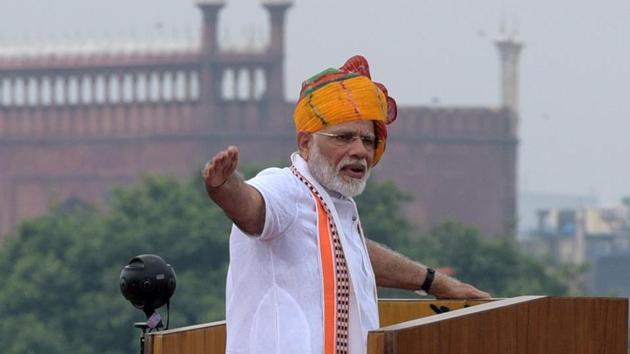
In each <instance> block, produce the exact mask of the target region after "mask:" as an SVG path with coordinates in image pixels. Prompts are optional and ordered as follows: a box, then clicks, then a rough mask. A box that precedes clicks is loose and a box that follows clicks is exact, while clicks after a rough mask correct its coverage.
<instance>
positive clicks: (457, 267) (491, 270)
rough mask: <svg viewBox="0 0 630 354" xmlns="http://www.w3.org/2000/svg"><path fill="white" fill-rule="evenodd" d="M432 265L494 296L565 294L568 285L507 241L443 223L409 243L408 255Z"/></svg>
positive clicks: (461, 226) (459, 225)
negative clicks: (447, 268)
mask: <svg viewBox="0 0 630 354" xmlns="http://www.w3.org/2000/svg"><path fill="white" fill-rule="evenodd" d="M409 253H410V254H411V255H413V257H414V258H417V259H422V260H423V261H425V262H427V264H430V265H432V266H437V267H450V268H452V269H453V270H454V272H455V276H456V277H457V278H459V279H461V280H462V281H466V282H469V283H471V284H474V285H475V286H477V287H479V288H481V289H484V290H486V291H489V292H491V293H492V295H493V296H495V297H510V296H517V295H527V294H537V295H564V294H566V293H567V292H568V284H567V282H566V281H563V280H562V278H560V277H559V276H558V275H557V273H555V272H554V271H553V270H552V269H549V268H547V267H545V266H544V264H543V263H541V262H540V261H538V260H536V259H534V258H532V257H529V256H527V255H525V254H523V253H522V252H521V251H520V250H519V249H518V246H517V245H516V243H515V242H514V241H512V240H511V239H510V238H507V237H506V238H496V239H490V238H487V237H483V236H482V235H481V234H480V233H479V232H478V231H477V230H476V229H475V228H471V227H466V226H464V225H461V224H457V223H452V222H449V223H445V224H442V225H440V226H438V227H436V228H434V229H433V230H431V231H430V232H429V233H427V234H423V235H421V236H420V237H418V238H417V239H416V240H415V241H413V242H412V245H411V246H410V252H409Z"/></svg>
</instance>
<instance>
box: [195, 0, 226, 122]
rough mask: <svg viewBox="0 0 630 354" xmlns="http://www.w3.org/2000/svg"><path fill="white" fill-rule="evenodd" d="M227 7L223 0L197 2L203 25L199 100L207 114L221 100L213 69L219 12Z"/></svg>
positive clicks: (216, 49) (216, 47) (217, 81)
mask: <svg viewBox="0 0 630 354" xmlns="http://www.w3.org/2000/svg"><path fill="white" fill-rule="evenodd" d="M223 5H225V2H224V1H223V0H202V1H198V2H197V7H199V9H200V10H201V15H202V18H203V23H202V26H201V43H200V45H201V48H200V50H201V58H202V61H201V62H202V66H201V77H200V78H199V99H200V102H201V103H202V104H203V105H205V106H207V108H208V111H207V112H205V113H204V116H206V117H207V114H209V112H210V111H211V109H212V108H210V107H212V106H213V105H214V104H215V102H216V101H217V100H218V99H219V98H218V96H219V89H220V87H219V78H218V77H217V75H218V73H217V72H216V70H214V68H213V67H212V59H214V57H215V55H216V53H217V52H218V49H219V48H218V44H217V42H218V41H217V20H218V14H219V10H221V8H222V7H223Z"/></svg>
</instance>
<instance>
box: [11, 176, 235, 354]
mask: <svg viewBox="0 0 630 354" xmlns="http://www.w3.org/2000/svg"><path fill="white" fill-rule="evenodd" d="M229 227H230V226H229V223H228V221H227V219H226V218H225V217H224V216H223V214H222V212H221V211H220V210H219V209H218V208H217V207H215V206H214V205H213V204H212V203H210V202H208V200H207V197H205V193H204V192H203V191H202V189H201V186H200V183H199V182H198V181H197V182H193V181H191V182H189V183H180V182H178V181H176V180H175V179H172V178H164V177H157V176H150V177H147V178H146V179H145V180H144V181H143V183H141V184H138V185H135V186H133V187H131V188H127V189H119V190H116V191H115V192H114V193H113V196H112V200H111V205H110V207H109V212H107V213H101V212H99V211H98V210H96V209H94V208H92V207H89V206H87V205H84V204H83V205H73V206H72V207H70V208H68V207H67V206H66V204H64V205H60V206H57V207H54V208H53V209H52V211H51V212H50V213H49V214H48V215H46V216H44V217H41V218H37V219H34V220H30V221H27V222H24V223H23V224H22V225H20V227H19V228H18V230H17V232H16V233H15V234H14V235H12V236H9V237H8V238H7V239H6V241H5V242H4V243H3V244H2V248H0V274H1V276H2V277H3V279H2V284H3V285H2V286H1V287H0V318H2V319H3V320H2V321H1V322H0V344H1V347H2V348H3V349H2V352H3V353H9V354H10V353H112V354H113V353H130V352H134V351H136V352H137V350H138V345H139V344H138V341H137V338H138V336H139V332H137V330H135V329H134V328H133V323H134V322H137V321H142V320H144V315H143V314H142V313H141V311H138V310H135V309H134V308H133V307H132V306H131V305H130V304H129V303H128V302H126V301H125V300H124V298H123V297H122V295H121V294H120V291H119V289H118V278H119V275H120V271H121V269H122V267H123V266H124V265H125V264H126V263H127V262H128V261H129V259H130V258H131V257H133V256H135V255H138V254H145V253H153V254H159V255H161V256H162V257H163V258H164V259H165V260H166V261H167V262H169V263H170V264H171V265H173V267H174V268H175V271H176V273H177V279H178V283H177V290H176V292H175V296H174V297H173V300H172V304H171V309H172V311H171V320H170V321H171V325H172V326H183V325H188V324H192V323H199V322H208V321H211V320H217V319H221V318H223V317H224V310H223V302H224V301H223V298H224V295H223V294H224V284H225V272H226V264H227V236H226V235H227V233H228V231H229ZM162 316H163V317H164V316H165V313H163V312H162ZM136 332H137V333H136Z"/></svg>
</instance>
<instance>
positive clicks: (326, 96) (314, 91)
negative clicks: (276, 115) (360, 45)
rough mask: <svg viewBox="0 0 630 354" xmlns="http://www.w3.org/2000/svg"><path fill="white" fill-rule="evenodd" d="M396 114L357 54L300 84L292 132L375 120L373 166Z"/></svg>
mask: <svg viewBox="0 0 630 354" xmlns="http://www.w3.org/2000/svg"><path fill="white" fill-rule="evenodd" d="M396 114H397V107H396V101H394V99H393V98H391V97H389V96H388V95H387V89H386V88H385V86H383V85H382V84H380V83H378V82H374V81H372V79H371V77H370V68H369V65H368V62H367V60H366V59H365V58H364V57H362V56H360V55H356V56H354V57H352V58H350V59H348V61H346V63H345V64H344V65H343V66H342V67H341V68H339V69H332V68H331V69H327V70H324V71H322V72H320V73H319V74H317V75H315V76H313V77H311V78H309V79H308V80H306V81H304V82H303V83H302V91H301V92H300V98H299V100H298V102H297V104H296V106H295V112H294V113H293V119H294V121H295V129H296V130H297V131H298V132H307V133H313V132H316V131H319V130H320V129H322V128H324V127H325V126H328V125H336V124H340V123H345V122H350V121H353V120H358V119H363V120H372V121H374V132H375V134H376V139H377V140H378V142H377V145H376V149H375V151H374V163H373V165H376V163H377V162H378V161H379V160H380V159H381V156H383V152H385V143H386V140H387V124H390V123H392V122H393V121H394V120H396Z"/></svg>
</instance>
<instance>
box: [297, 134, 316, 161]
mask: <svg viewBox="0 0 630 354" xmlns="http://www.w3.org/2000/svg"><path fill="white" fill-rule="evenodd" d="M312 140H313V134H311V133H305V132H298V134H297V146H298V151H299V152H300V156H302V158H303V159H304V160H306V161H308V151H309V149H310V147H311V141H312Z"/></svg>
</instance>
